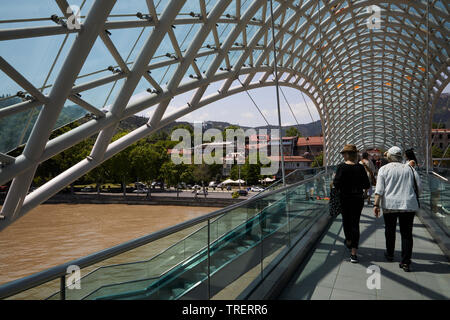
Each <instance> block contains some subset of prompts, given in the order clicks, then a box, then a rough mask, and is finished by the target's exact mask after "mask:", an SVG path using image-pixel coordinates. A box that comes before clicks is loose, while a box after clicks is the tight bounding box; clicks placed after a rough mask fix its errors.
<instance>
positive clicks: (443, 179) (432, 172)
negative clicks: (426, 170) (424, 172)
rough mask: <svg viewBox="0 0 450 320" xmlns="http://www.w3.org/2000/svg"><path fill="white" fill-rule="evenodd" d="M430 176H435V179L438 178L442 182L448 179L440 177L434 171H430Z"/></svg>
mask: <svg viewBox="0 0 450 320" xmlns="http://www.w3.org/2000/svg"><path fill="white" fill-rule="evenodd" d="M431 174H433V175H434V176H436V177H437V178H439V179H440V180H442V181H445V182H448V179H447V178H445V177H443V176H441V175H440V174H438V173H436V172H434V171H431Z"/></svg>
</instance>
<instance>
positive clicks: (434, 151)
mask: <svg viewBox="0 0 450 320" xmlns="http://www.w3.org/2000/svg"><path fill="white" fill-rule="evenodd" d="M443 154H444V151H442V150H441V149H440V148H439V147H437V146H432V147H431V156H432V157H433V158H442V155H443Z"/></svg>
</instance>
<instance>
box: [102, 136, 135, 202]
mask: <svg viewBox="0 0 450 320" xmlns="http://www.w3.org/2000/svg"><path fill="white" fill-rule="evenodd" d="M126 134H127V132H126V131H124V132H121V133H118V134H116V135H115V136H114V137H113V138H112V141H115V140H118V139H120V138H121V137H123V136H125V135H126ZM133 148H135V145H132V146H129V147H128V148H126V149H125V150H122V151H121V152H119V153H118V154H116V155H115V156H114V157H112V158H111V159H109V160H107V161H106V162H105V166H106V168H107V172H108V175H109V177H110V178H111V180H113V181H115V182H117V181H120V184H121V186H122V190H123V196H124V197H125V196H126V192H127V183H129V182H131V180H132V166H131V164H130V152H131V151H132V150H133Z"/></svg>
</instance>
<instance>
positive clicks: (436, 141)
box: [431, 129, 450, 152]
mask: <svg viewBox="0 0 450 320" xmlns="http://www.w3.org/2000/svg"><path fill="white" fill-rule="evenodd" d="M449 142H450V129H432V130H431V145H432V146H436V147H438V148H439V149H441V150H442V151H443V152H444V151H445V149H447V147H448V144H449Z"/></svg>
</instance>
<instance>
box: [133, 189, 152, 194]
mask: <svg viewBox="0 0 450 320" xmlns="http://www.w3.org/2000/svg"><path fill="white" fill-rule="evenodd" d="M147 192H148V189H146V188H143V189H136V190H133V193H147Z"/></svg>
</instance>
